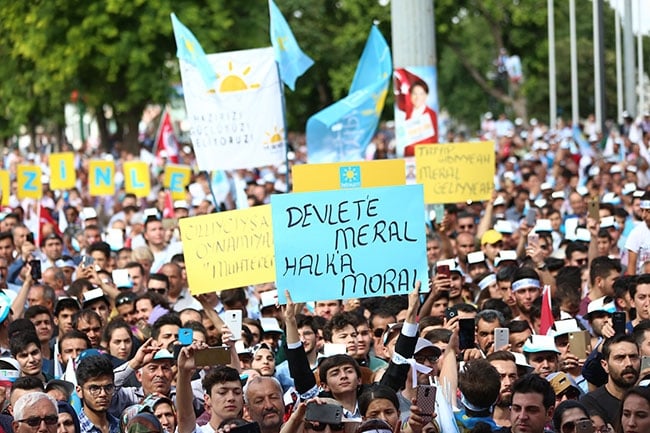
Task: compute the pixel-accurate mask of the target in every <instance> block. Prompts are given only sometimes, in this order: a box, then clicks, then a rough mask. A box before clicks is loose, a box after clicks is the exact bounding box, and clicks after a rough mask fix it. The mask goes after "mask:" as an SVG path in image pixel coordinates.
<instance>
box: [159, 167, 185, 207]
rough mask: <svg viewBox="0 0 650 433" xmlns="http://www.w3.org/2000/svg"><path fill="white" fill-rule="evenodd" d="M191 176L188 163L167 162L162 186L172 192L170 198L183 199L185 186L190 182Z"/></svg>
mask: <svg viewBox="0 0 650 433" xmlns="http://www.w3.org/2000/svg"><path fill="white" fill-rule="evenodd" d="M191 176H192V169H191V168H190V166H189V165H177V164H168V165H166V166H165V174H164V176H163V186H164V187H165V188H167V189H168V190H169V191H170V192H171V193H172V199H174V200H184V199H185V187H186V186H187V185H189V184H190V177H191Z"/></svg>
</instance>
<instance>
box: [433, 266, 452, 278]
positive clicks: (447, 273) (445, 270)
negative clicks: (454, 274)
mask: <svg viewBox="0 0 650 433" xmlns="http://www.w3.org/2000/svg"><path fill="white" fill-rule="evenodd" d="M436 273H437V274H438V275H442V276H443V277H445V278H451V270H450V269H449V265H438V266H437V267H436Z"/></svg>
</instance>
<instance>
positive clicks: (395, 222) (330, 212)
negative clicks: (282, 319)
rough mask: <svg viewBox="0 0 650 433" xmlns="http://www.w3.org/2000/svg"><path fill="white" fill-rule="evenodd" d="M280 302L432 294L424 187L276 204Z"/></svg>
mask: <svg viewBox="0 0 650 433" xmlns="http://www.w3.org/2000/svg"><path fill="white" fill-rule="evenodd" d="M271 209H272V216H273V218H272V220H273V239H274V245H275V263H276V265H275V269H276V270H275V272H276V286H277V287H278V299H279V301H280V303H285V302H286V301H285V296H284V290H285V289H286V290H289V293H291V298H292V299H293V301H295V302H306V301H317V300H330V299H348V298H364V297H370V296H388V295H404V294H408V293H409V292H411V291H412V290H413V287H414V284H415V282H416V281H418V280H419V281H421V282H422V289H421V290H422V291H425V290H426V289H427V280H428V275H427V258H426V239H425V236H426V235H425V230H424V219H423V215H424V193H423V188H422V185H420V184H418V185H404V186H392V187H382V188H356V189H354V188H351V189H342V190H337V191H319V192H305V193H294V194H277V195H272V196H271Z"/></svg>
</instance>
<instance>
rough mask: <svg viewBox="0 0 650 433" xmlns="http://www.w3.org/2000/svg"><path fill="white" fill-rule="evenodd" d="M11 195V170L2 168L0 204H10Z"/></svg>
mask: <svg viewBox="0 0 650 433" xmlns="http://www.w3.org/2000/svg"><path fill="white" fill-rule="evenodd" d="M10 196H11V183H10V182H9V172H8V171H7V170H0V206H9V197H10Z"/></svg>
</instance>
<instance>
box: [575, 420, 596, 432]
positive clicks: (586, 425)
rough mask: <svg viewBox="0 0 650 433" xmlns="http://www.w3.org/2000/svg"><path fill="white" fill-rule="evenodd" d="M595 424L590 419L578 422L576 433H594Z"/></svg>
mask: <svg viewBox="0 0 650 433" xmlns="http://www.w3.org/2000/svg"><path fill="white" fill-rule="evenodd" d="M594 431H595V429H594V423H593V422H591V420H590V419H581V420H578V421H576V433H594Z"/></svg>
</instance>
